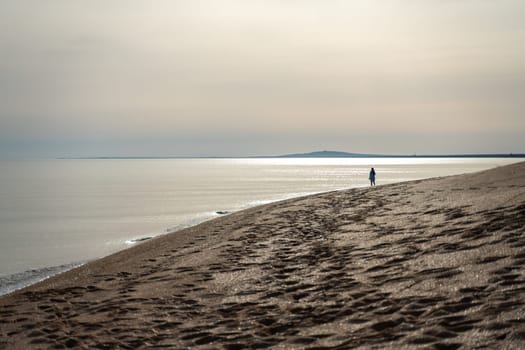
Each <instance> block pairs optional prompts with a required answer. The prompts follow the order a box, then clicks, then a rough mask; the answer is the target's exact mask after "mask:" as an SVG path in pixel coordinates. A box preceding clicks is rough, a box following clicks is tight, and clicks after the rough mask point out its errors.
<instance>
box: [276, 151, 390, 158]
mask: <svg viewBox="0 0 525 350" xmlns="http://www.w3.org/2000/svg"><path fill="white" fill-rule="evenodd" d="M369 157H381V156H380V155H374V154H362V153H348V152H339V151H317V152H309V153H295V154H285V155H281V156H277V157H275V158H369Z"/></svg>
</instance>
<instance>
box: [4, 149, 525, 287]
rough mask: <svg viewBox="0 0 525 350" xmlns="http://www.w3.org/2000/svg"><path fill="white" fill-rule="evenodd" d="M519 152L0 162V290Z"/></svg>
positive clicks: (500, 161)
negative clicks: (284, 206)
mask: <svg viewBox="0 0 525 350" xmlns="http://www.w3.org/2000/svg"><path fill="white" fill-rule="evenodd" d="M518 161H520V160H519V159H499V158H492V159H470V158H469V159H464V158H463V159H432V158H428V159H427V158H399V159H398V158H395V159H393V158H375V159H369V158H366V159H344V158H343V159H337V158H321V159H319V158H318V159H133V160H114V159H113V160H112V159H108V160H39V161H0V170H1V171H0V294H3V293H7V292H9V291H11V290H13V289H15V288H19V287H21V286H23V285H27V284H31V283H34V282H35V281H37V280H39V279H42V278H45V277H46V276H49V275H52V274H55V273H57V272H61V271H64V270H67V269H69V268H71V267H73V266H75V265H78V264H81V263H83V262H86V261H89V260H92V259H95V258H99V257H102V256H105V255H108V254H110V253H113V252H116V251H118V250H121V249H124V248H126V247H129V246H130V245H132V244H135V243H134V241H135V240H140V239H142V238H146V237H152V236H156V235H160V234H164V233H166V232H171V231H176V230H178V229H181V228H184V227H187V226H191V225H195V224H197V223H199V222H202V221H204V220H209V219H212V218H214V217H218V216H219V214H217V212H220V211H227V212H232V211H238V210H241V209H244V208H248V207H251V206H255V205H258V204H264V203H269V202H272V201H277V200H281V199H286V198H291V197H295V196H301V195H305V194H311V193H318V192H324V191H331V190H337V189H344V188H350V187H360V186H367V184H368V180H367V177H368V171H369V169H370V167H372V166H373V167H375V169H376V172H377V184H378V185H380V184H387V183H392V182H399V181H407V180H414V179H421V178H428V177H435V176H444V175H452V174H460V173H467V172H474V171H479V170H483V169H488V168H492V167H495V166H501V165H506V164H510V163H514V162H518Z"/></svg>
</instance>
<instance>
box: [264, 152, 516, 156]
mask: <svg viewBox="0 0 525 350" xmlns="http://www.w3.org/2000/svg"><path fill="white" fill-rule="evenodd" d="M524 157H525V153H503V154H438V155H436V154H432V155H431V154H410V155H409V154H403V155H393V154H364V153H347V152H339V151H316V152H310V153H296V154H285V155H281V156H275V157H263V158H524ZM255 158H261V157H255Z"/></svg>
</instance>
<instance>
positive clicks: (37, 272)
mask: <svg viewBox="0 0 525 350" xmlns="http://www.w3.org/2000/svg"><path fill="white" fill-rule="evenodd" d="M320 193H325V192H314V193H300V194H297V193H293V194H291V197H290V196H288V195H287V196H284V198H280V199H275V200H254V201H249V202H247V203H245V204H244V205H242V206H241V207H240V209H237V210H235V209H229V210H218V211H214V212H206V213H205V214H206V215H203V213H198V214H196V216H195V218H193V219H189V220H188V221H187V222H185V223H180V224H178V225H176V226H173V227H168V228H166V230H165V232H161V233H158V234H156V235H147V234H145V235H138V236H135V238H130V239H128V240H126V241H125V242H123V244H124V246H123V248H122V249H119V250H117V251H115V252H113V253H110V254H108V255H104V256H100V257H95V258H92V259H87V260H83V261H72V262H67V263H64V264H61V265H52V266H44V267H39V268H32V269H28V270H24V271H20V272H15V273H10V274H7V275H3V276H0V298H1V297H3V296H7V295H9V294H12V293H14V292H17V291H20V290H22V289H25V288H28V287H31V286H33V285H35V284H38V283H40V282H42V281H45V280H47V279H49V278H52V277H55V276H58V275H61V274H63V273H65V272H68V271H70V270H73V269H76V268H78V267H81V266H83V265H85V264H87V263H91V262H96V261H98V260H101V259H104V258H106V257H108V256H110V255H113V254H117V253H119V252H122V251H125V250H127V249H130V248H133V247H135V246H136V245H138V244H142V243H145V242H146V241H149V240H152V239H156V238H158V237H161V236H166V235H171V234H176V233H178V232H179V231H182V230H186V229H188V228H191V227H194V226H197V225H199V224H201V223H204V222H207V221H212V220H216V219H220V218H222V217H224V216H225V215H231V214H233V213H237V212H241V211H244V210H247V209H251V208H255V207H259V206H264V205H268V204H272V203H277V202H281V201H286V200H289V199H295V198H301V197H306V196H311V195H316V194H320ZM261 202H262V204H253V203H261ZM48 272H50V274H47V273H48ZM19 276H21V277H19ZM17 277H19V278H17ZM8 280H13V281H12V282H8V283H6V284H2V281H8Z"/></svg>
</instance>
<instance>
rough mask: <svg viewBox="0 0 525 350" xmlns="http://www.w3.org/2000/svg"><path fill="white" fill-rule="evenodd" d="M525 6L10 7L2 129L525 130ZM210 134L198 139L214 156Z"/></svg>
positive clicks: (137, 132)
mask: <svg viewBox="0 0 525 350" xmlns="http://www.w3.org/2000/svg"><path fill="white" fill-rule="evenodd" d="M524 10H525V5H524V3H523V2H521V1H517V0H503V1H499V2H491V1H483V0H477V1H475V0H463V1H434V0H432V1H431V0H423V1H417V2H415V1H395V0H392V1H387V2H385V1H333V2H330V3H329V4H328V3H326V2H323V1H313V0H310V1H300V2H298V1H285V2H283V1H234V0H229V1H226V0H222V1H191V2H188V1H156V2H154V3H147V2H143V1H120V0H119V1H115V0H113V1H105V2H97V1H93V2H70V1H65V0H63V1H54V2H53V3H52V4H49V3H48V4H43V3H41V2H37V1H35V2H24V3H20V2H14V1H6V2H2V3H1V4H0V29H1V30H0V48H1V50H0V76H1V77H2V79H0V126H1V128H0V135H1V136H2V137H8V136H9V137H10V138H17V139H19V140H21V141H23V140H24V139H26V140H29V141H30V140H34V139H35V138H47V139H62V140H74V139H86V140H93V142H95V140H98V141H97V142H101V141H100V140H101V139H107V140H111V139H121V140H128V141H127V143H126V144H128V145H129V147H130V149H131V144H132V142H138V141H131V140H140V139H148V140H153V139H155V138H158V139H159V140H161V139H166V138H167V136H166V135H170V134H181V133H182V134H184V133H185V134H188V135H207V137H208V138H209V139H210V140H211V139H213V137H216V136H217V134H220V135H218V137H216V139H223V140H226V141H223V144H224V143H227V140H237V142H238V143H239V145H246V144H248V141H246V140H244V139H243V137H242V135H253V134H254V133H256V134H261V135H262V134H264V135H265V136H264V137H266V138H276V137H277V136H275V135H293V134H294V133H295V132H297V131H299V132H300V133H301V134H302V135H304V139H299V138H296V137H287V139H289V140H290V143H289V145H290V147H292V148H293V147H294V146H293V144H292V142H293V143H294V144H308V142H312V143H316V142H317V141H315V140H317V139H318V138H317V137H314V136H313V135H322V136H320V137H322V138H323V140H325V142H326V143H330V142H331V139H335V138H337V137H333V135H338V133H339V132H340V131H341V130H346V131H348V130H351V131H352V132H354V133H356V134H357V133H358V132H361V133H366V134H374V133H378V134H381V135H386V134H388V133H393V134H398V135H401V134H402V135H405V133H410V134H412V135H418V134H426V135H437V136H436V138H439V136H441V137H443V135H448V136H449V137H461V133H463V135H465V137H467V136H466V135H471V133H477V134H478V135H486V133H490V132H497V133H498V135H505V134H506V133H508V134H511V133H513V132H516V131H521V132H523V131H525V121H524V120H523V118H522V111H523V107H524V105H523V104H524V103H523V102H522V100H523V98H522V96H523V91H524V88H525V74H524V72H525V45H523V44H522V43H524V42H525V40H524V39H525V20H524V19H525V18H523V17H524V16H523V13H525V11H524ZM212 135H214V136H212ZM330 135H332V137H331V136H330ZM264 137H262V136H261V139H264ZM468 137H470V136H468ZM502 137H504V136H502ZM341 139H344V138H343V137H342V138H341ZM382 139H384V137H383V138H382ZM400 139H401V138H398V137H392V138H391V140H392V142H393V143H394V144H395V142H394V141H393V140H398V141H397V142H398V143H397V144H398V145H399V148H400V149H401V148H403V147H409V146H407V145H406V144H405V143H403V142H401V141H400ZM404 139H407V138H406V137H405V138H404ZM415 139H417V137H414V140H415ZM510 139H514V138H512V137H511V138H510ZM206 140H207V139H206V138H203V137H197V136H196V137H195V138H194V146H195V147H197V144H198V145H199V147H201V146H202V145H208V147H210V150H213V149H215V148H213V147H212V146H210V145H211V143H213V142H211V141H210V142H207V141H206ZM64 142H65V141H64ZM123 142H124V141H123ZM320 143H322V142H320ZM109 144H110V143H109V142H108V146H107V147H108V149H109V148H111V147H110V145H109ZM189 144H191V142H190V141H188V145H189ZM477 144H479V145H480V146H479V148H480V149H481V148H482V144H481V143H479V142H478V143H477ZM338 145H339V143H338ZM401 145H403V146H401ZM513 145H514V146H515V147H517V148H519V146H523V144H522V143H520V142H517V141H516V142H515V143H514V144H513ZM351 146H352V145H351V144H350V143H349V147H351ZM180 147H182V146H180ZM185 147H186V146H185ZM214 147H215V146H214ZM432 147H434V146H432ZM436 147H437V146H436ZM187 148H191V147H189V146H188V147H186V148H184V149H187ZM255 148H257V149H258V147H255ZM409 148H412V147H409ZM181 149H182V148H181ZM228 149H232V147H230V148H228ZM349 150H351V149H349ZM298 151H300V150H298Z"/></svg>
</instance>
